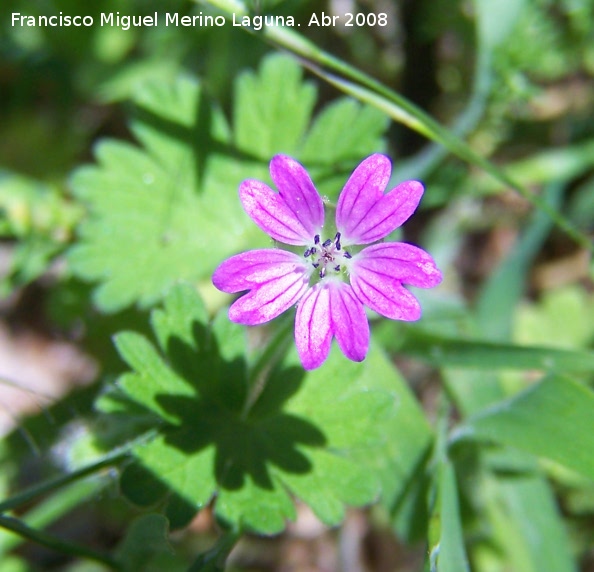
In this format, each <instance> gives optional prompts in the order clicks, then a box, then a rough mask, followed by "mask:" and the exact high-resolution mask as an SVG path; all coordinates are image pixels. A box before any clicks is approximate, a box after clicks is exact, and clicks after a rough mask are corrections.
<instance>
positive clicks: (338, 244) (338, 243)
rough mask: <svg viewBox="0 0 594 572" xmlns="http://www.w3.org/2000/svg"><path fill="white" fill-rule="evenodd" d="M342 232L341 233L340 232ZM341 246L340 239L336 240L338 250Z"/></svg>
mask: <svg viewBox="0 0 594 572" xmlns="http://www.w3.org/2000/svg"><path fill="white" fill-rule="evenodd" d="M338 234H340V233H338ZM340 248H341V246H340V240H337V241H336V250H340Z"/></svg>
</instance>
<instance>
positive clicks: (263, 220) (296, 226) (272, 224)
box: [239, 179, 313, 245]
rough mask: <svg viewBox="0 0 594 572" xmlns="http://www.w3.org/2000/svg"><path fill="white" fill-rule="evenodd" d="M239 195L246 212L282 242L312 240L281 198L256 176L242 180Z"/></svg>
mask: <svg viewBox="0 0 594 572" xmlns="http://www.w3.org/2000/svg"><path fill="white" fill-rule="evenodd" d="M239 198H240V199H241V203H242V204H243V208H244V210H245V212H246V213H247V214H248V215H249V216H250V217H251V219H252V220H253V221H254V222H255V223H256V224H257V225H258V226H259V227H260V228H261V229H262V230H263V231H264V232H266V233H267V234H269V235H270V236H271V237H272V238H274V239H275V240H278V241H280V242H284V243H285V244H293V245H304V244H309V243H310V242H312V240H313V235H311V234H310V233H309V232H308V231H307V229H306V228H305V227H304V226H303V225H302V224H301V222H300V221H299V219H298V218H297V217H296V216H295V213H294V212H293V211H292V210H291V209H290V208H289V206H288V205H287V203H286V202H285V200H284V199H283V197H281V196H280V195H279V194H278V193H275V192H274V191H273V190H272V189H271V188H270V187H269V186H268V185H266V184H265V183H262V182H261V181H256V180H255V179H248V180H247V181H243V183H241V185H240V186H239Z"/></svg>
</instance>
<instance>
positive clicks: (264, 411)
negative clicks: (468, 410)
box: [117, 285, 430, 533]
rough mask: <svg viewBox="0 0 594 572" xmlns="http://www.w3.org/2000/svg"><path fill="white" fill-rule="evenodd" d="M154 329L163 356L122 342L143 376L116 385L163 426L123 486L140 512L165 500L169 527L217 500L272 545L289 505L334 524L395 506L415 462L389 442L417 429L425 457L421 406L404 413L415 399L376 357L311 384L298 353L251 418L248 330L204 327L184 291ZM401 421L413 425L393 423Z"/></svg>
mask: <svg viewBox="0 0 594 572" xmlns="http://www.w3.org/2000/svg"><path fill="white" fill-rule="evenodd" d="M152 323H153V327H154V328H155V330H157V338H158V340H159V343H160V348H159V350H157V349H156V348H154V347H153V346H152V345H151V344H150V343H149V342H148V341H147V340H146V339H145V338H142V337H140V336H136V337H134V336H133V335H131V334H120V335H118V337H117V343H118V348H119V349H120V351H121V353H122V357H124V359H125V360H126V361H127V362H128V363H129V364H130V365H131V366H132V367H133V368H134V369H135V370H136V371H135V372H133V373H127V374H125V375H124V376H122V377H121V378H120V380H119V385H120V386H121V387H122V389H123V390H124V391H126V392H128V394H129V395H130V396H131V397H132V398H133V399H134V400H136V401H138V402H139V403H141V404H143V405H144V406H146V407H147V408H149V409H151V410H152V411H155V412H157V413H158V414H159V415H160V416H161V417H162V418H163V420H164V421H166V422H167V425H166V426H164V427H163V430H162V432H161V435H159V436H158V437H157V438H156V439H154V440H153V441H151V442H149V443H146V444H143V445H141V446H138V447H137V448H136V449H135V456H136V458H137V459H138V462H139V463H138V464H135V465H131V466H130V467H128V469H126V471H125V472H124V474H123V476H122V481H121V485H122V490H123V491H124V493H125V494H126V495H127V496H128V497H129V498H130V499H131V500H133V501H134V502H136V503H138V504H141V505H143V506H150V505H153V504H155V503H157V502H159V501H160V500H164V499H166V498H169V503H170V507H169V512H168V513H167V514H168V517H169V518H170V520H171V524H172V526H180V525H182V524H184V523H185V522H187V520H189V519H190V518H191V517H192V515H193V513H194V512H196V511H197V510H199V509H200V508H201V507H203V506H205V505H206V504H207V503H209V502H210V501H211V500H212V499H213V498H216V501H215V513H216V515H217V516H218V518H220V519H221V520H223V521H225V522H227V523H228V525H229V526H233V527H239V528H247V529H251V530H255V531H258V532H262V533H276V532H279V531H281V530H282V529H283V528H284V526H285V521H286V520H287V519H290V518H293V517H294V515H295V508H294V506H293V501H292V495H295V496H297V497H299V498H301V499H302V500H304V501H305V502H306V503H308V504H309V505H310V506H311V507H312V509H313V510H314V512H315V513H316V514H317V515H318V517H319V518H321V519H322V520H323V521H324V522H326V523H328V524H337V523H339V522H340V521H341V519H342V518H343V516H344V510H345V506H348V505H357V506H360V505H364V504H368V503H370V502H373V501H375V500H377V499H378V498H379V495H380V492H381V490H382V485H384V489H385V491H386V492H387V493H388V494H389V495H391V496H390V500H389V501H388V503H390V502H392V501H393V499H394V495H395V494H396V493H395V491H396V490H399V487H400V488H402V489H403V488H404V485H400V484H398V483H394V482H393V479H394V478H396V479H400V478H402V474H405V475H407V476H410V474H411V473H412V468H411V467H409V465H414V464H415V463H416V462H417V461H418V459H417V457H416V456H415V455H418V451H416V452H415V451H414V450H413V452H415V454H413V455H411V458H410V459H403V458H402V452H403V451H404V452H407V451H409V452H410V448H408V449H407V447H406V445H404V444H396V445H395V444H394V443H393V439H392V435H393V431H394V430H395V429H396V430H398V429H400V431H401V432H400V433H399V434H398V436H400V437H401V438H402V439H403V440H404V439H408V438H409V436H408V435H406V434H405V433H404V432H403V431H402V430H403V429H405V428H406V427H411V428H412V429H413V430H412V432H411V436H410V439H411V440H412V441H413V443H414V444H415V448H417V449H418V448H419V443H420V442H422V444H423V446H425V445H426V444H427V443H428V439H429V436H430V433H429V430H428V428H427V425H426V422H425V421H424V418H423V417H422V415H421V416H420V417H419V418H418V419H416V422H417V424H419V426H420V427H421V428H422V430H421V432H420V433H419V430H418V428H415V427H414V426H411V425H414V424H411V423H410V421H411V419H412V418H414V415H413V416H412V417H411V414H410V411H408V412H407V410H408V409H414V406H413V405H412V403H414V401H411V403H410V404H409V403H408V401H407V400H408V399H410V398H409V397H407V395H406V392H407V391H408V390H407V389H406V387H405V386H404V385H400V383H399V380H398V378H396V376H395V374H393V373H392V372H393V370H392V368H391V366H390V365H389V362H387V360H385V358H383V356H382V355H381V354H380V353H376V352H374V351H373V350H372V351H371V352H370V355H369V357H368V358H367V360H366V361H365V362H364V363H363V364H350V363H349V364H348V365H349V367H348V368H345V363H344V360H343V358H342V356H340V355H339V354H338V352H332V354H331V357H330V358H329V360H328V364H327V365H326V366H325V367H324V368H321V369H319V370H316V371H314V372H305V371H304V370H303V369H302V368H301V367H300V366H299V365H298V363H299V362H298V358H297V356H296V354H295V352H292V353H291V354H290V356H289V357H288V358H287V359H286V360H285V361H284V362H283V364H281V365H279V366H277V367H276V368H275V369H274V370H273V371H272V372H271V373H270V375H269V377H268V379H267V381H266V385H265V387H264V389H263V391H262V392H261V394H260V396H259V398H258V399H257V401H256V402H255V404H254V405H253V407H251V408H250V409H245V407H244V403H245V402H246V399H247V395H246V389H247V384H248V371H247V367H246V357H245V335H244V329H243V328H242V327H240V326H237V325H236V324H232V323H231V322H229V321H228V319H227V317H226V316H224V315H222V316H221V318H218V319H216V320H215V322H214V323H213V325H212V326H207V325H206V323H205V314H204V312H203V305H202V302H201V301H200V300H199V298H198V296H197V294H196V292H195V290H194V289H193V288H192V287H190V286H187V285H180V286H176V287H175V288H174V289H173V290H172V291H171V293H170V294H169V295H168V297H167V298H166V301H165V305H164V309H162V310H155V311H154V312H153V319H152ZM149 348H150V349H149ZM166 370H168V371H166ZM155 372H156V373H155ZM401 409H402V419H404V420H407V419H408V421H406V423H405V425H399V421H398V422H396V419H398V413H400V410H401ZM345 419H348V420H349V422H348V423H347V424H345ZM419 435H420V436H421V439H420V440H419ZM388 436H390V437H388ZM393 473H396V475H397V476H396V477H394V476H393ZM172 502H173V503H174V505H175V506H176V507H177V508H175V510H174V509H172V508H171V506H172V504H171V503H172Z"/></svg>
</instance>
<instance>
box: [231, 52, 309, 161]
mask: <svg viewBox="0 0 594 572" xmlns="http://www.w3.org/2000/svg"><path fill="white" fill-rule="evenodd" d="M301 77H302V71H301V67H300V66H299V65H298V64H297V63H296V62H295V61H294V60H292V59H290V58H287V57H286V56H278V55H275V56H270V57H268V58H266V59H265V60H264V63H263V64H262V66H261V68H260V73H259V74H258V75H255V74H254V73H253V72H245V73H244V74H242V75H241V76H240V77H239V79H238V80H237V82H236V84H235V105H234V140H235V145H236V146H237V148H238V149H239V150H241V151H243V152H245V153H247V154H248V155H249V156H252V157H257V158H258V159H261V160H263V161H269V160H270V159H271V157H272V156H273V155H275V154H276V153H287V154H289V155H295V153H296V151H297V148H298V145H299V142H300V141H301V138H302V137H303V135H304V133H305V130H306V129H307V125H308V123H309V119H310V116H311V113H312V110H313V106H314V103H315V100H316V90H315V88H314V86H313V85H312V84H310V83H303V82H302V79H301Z"/></svg>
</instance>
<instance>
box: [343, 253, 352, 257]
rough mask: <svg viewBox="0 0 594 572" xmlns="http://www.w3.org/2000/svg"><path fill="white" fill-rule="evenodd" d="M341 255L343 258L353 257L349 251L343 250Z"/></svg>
mask: <svg viewBox="0 0 594 572" xmlns="http://www.w3.org/2000/svg"><path fill="white" fill-rule="evenodd" d="M343 256H344V257H345V258H353V257H352V256H351V254H350V252H345V253H344V254H343Z"/></svg>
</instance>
